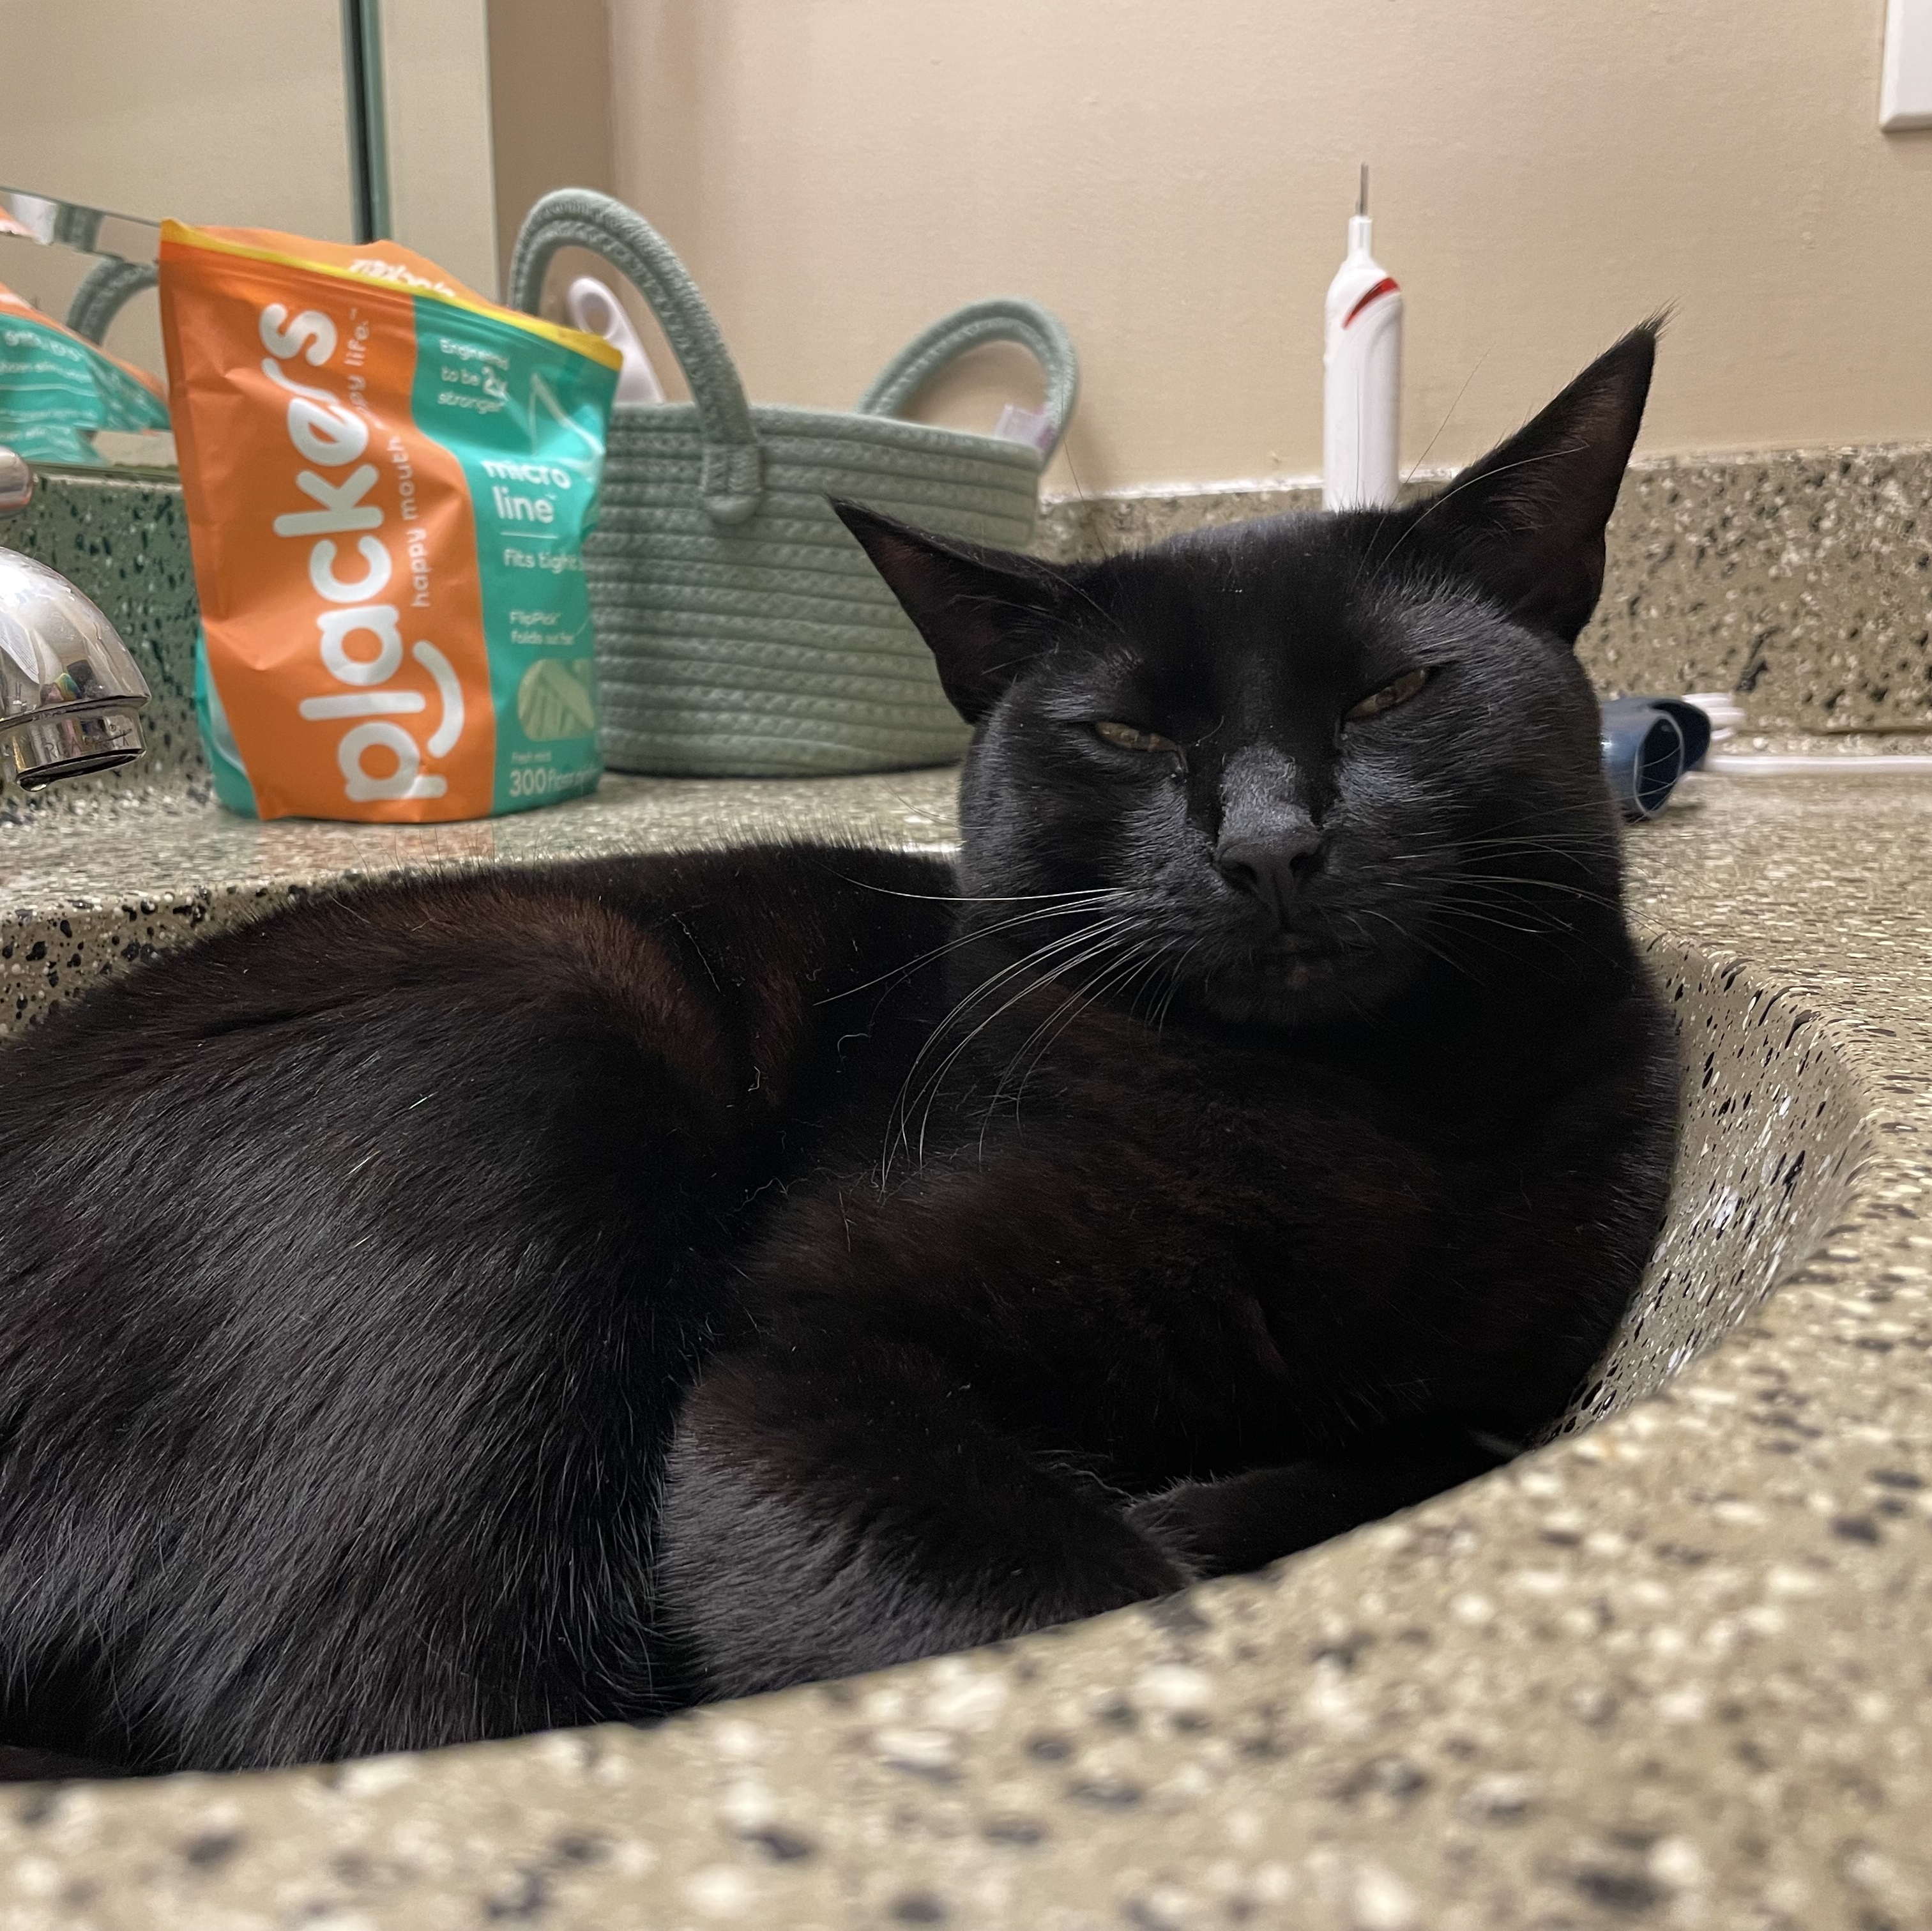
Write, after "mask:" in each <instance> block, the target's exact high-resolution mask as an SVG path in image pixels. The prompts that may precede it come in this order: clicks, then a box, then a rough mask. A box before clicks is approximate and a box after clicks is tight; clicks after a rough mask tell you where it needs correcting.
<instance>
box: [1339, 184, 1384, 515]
mask: <svg viewBox="0 0 1932 1931" xmlns="http://www.w3.org/2000/svg"><path fill="white" fill-rule="evenodd" d="M1372 230H1373V224H1372V223H1371V222H1370V219H1369V170H1368V164H1367V163H1366V162H1364V164H1363V166H1362V180H1361V190H1360V192H1359V193H1358V196H1357V197H1356V202H1355V217H1354V218H1353V219H1352V221H1350V222H1349V254H1348V257H1347V259H1346V260H1345V261H1344V262H1343V264H1342V266H1341V267H1340V269H1337V271H1336V274H1335V279H1334V281H1331V283H1330V284H1328V305H1327V322H1328V329H1327V333H1326V336H1325V340H1324V344H1323V348H1322V507H1323V509H1373V508H1376V507H1378V506H1382V505H1384V504H1388V503H1394V501H1395V499H1396V489H1397V475H1396V450H1397V442H1398V440H1399V439H1400V431H1401V424H1402V290H1400V288H1399V287H1397V285H1396V280H1395V278H1394V276H1393V275H1391V274H1390V273H1389V272H1388V270H1387V269H1385V268H1384V267H1383V266H1382V264H1381V263H1379V262H1378V261H1377V260H1376V258H1375V257H1373V255H1372V254H1370V252H1369V245H1370V237H1371V232H1372Z"/></svg>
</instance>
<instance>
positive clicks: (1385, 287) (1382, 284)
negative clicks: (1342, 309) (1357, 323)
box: [1342, 275, 1402, 329]
mask: <svg viewBox="0 0 1932 1931" xmlns="http://www.w3.org/2000/svg"><path fill="white" fill-rule="evenodd" d="M1400 293H1402V290H1401V289H1400V287H1399V286H1398V285H1397V282H1396V278H1395V277H1394V275H1384V276H1383V277H1382V280H1381V281H1379V282H1377V283H1376V285H1375V287H1373V288H1372V289H1370V290H1369V292H1368V293H1367V294H1366V295H1365V296H1363V297H1362V299H1361V300H1360V301H1359V302H1357V303H1356V304H1355V307H1354V308H1352V309H1350V310H1349V312H1348V314H1346V315H1345V316H1343V317H1342V326H1343V328H1345V329H1346V328H1347V327H1348V326H1349V323H1351V322H1352V321H1354V320H1355V317H1357V316H1358V315H1359V314H1361V312H1362V311H1363V310H1364V309H1365V308H1367V307H1368V305H1369V304H1370V302H1374V301H1376V300H1377V299H1379V298H1380V297H1381V296H1385V295H1400Z"/></svg>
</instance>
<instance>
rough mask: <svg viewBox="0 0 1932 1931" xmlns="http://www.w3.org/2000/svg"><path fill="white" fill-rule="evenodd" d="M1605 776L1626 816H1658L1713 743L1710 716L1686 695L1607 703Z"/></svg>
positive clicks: (1700, 762) (1619, 807)
mask: <svg viewBox="0 0 1932 1931" xmlns="http://www.w3.org/2000/svg"><path fill="white" fill-rule="evenodd" d="M1603 713H1604V722H1603V746H1604V777H1605V778H1606V779H1608V780H1609V782H1610V792H1611V795H1612V796H1613V797H1615V798H1616V801H1617V806H1618V809H1619V810H1621V811H1622V813H1623V815H1625V817H1626V818H1655V816H1656V815H1657V814H1658V812H1661V810H1662V809H1664V806H1666V805H1667V804H1668V803H1670V794H1671V793H1672V792H1673V791H1674V790H1676V788H1677V781H1678V779H1679V778H1681V777H1682V776H1683V775H1684V773H1685V772H1686V771H1694V770H1696V769H1697V767H1698V766H1699V765H1700V764H1702V763H1703V761H1704V754H1705V752H1707V751H1708V750H1709V749H1710V748H1711V720H1710V719H1709V717H1708V716H1706V714H1705V713H1703V711H1701V710H1699V709H1698V708H1697V706H1696V705H1695V704H1686V703H1685V701H1683V699H1682V698H1650V697H1625V698H1609V699H1607V700H1606V701H1605V702H1604V706H1603Z"/></svg>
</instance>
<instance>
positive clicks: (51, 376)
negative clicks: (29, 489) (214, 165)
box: [0, 187, 175, 469]
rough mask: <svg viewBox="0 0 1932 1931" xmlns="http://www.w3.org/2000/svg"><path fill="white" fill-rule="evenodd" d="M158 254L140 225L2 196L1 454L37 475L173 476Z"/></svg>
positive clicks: (64, 205) (154, 235)
mask: <svg viewBox="0 0 1932 1931" xmlns="http://www.w3.org/2000/svg"><path fill="white" fill-rule="evenodd" d="M159 248H160V227H159V225H158V224H156V223H154V222H152V221H144V220H142V218H139V216H137V215H120V214H116V213H115V212H113V210H111V209H104V208H94V207H90V206H87V205H86V203H82V202H77V201H64V200H60V199H58V197H54V196H52V195H45V194H33V193H31V192H29V191H27V190H26V189H23V188H5V187H0V444H4V445H5V446H6V447H8V448H10V449H13V450H14V451H16V452H17V453H18V454H19V455H22V456H24V457H25V458H26V459H27V460H28V461H29V462H31V463H34V464H37V465H38V464H73V465H76V466H78V467H85V468H89V469H98V468H145V469H156V468H168V467H172V465H173V463H174V461H175V446H174V439H173V437H172V436H170V435H169V433H168V415H167V404H166V398H167V379H166V371H165V368H164V367H163V359H162V356H161V345H160V329H159V326H158V317H157V314H156V313H155V309H154V296H153V293H152V290H153V289H154V284H155V281H156V278H157V276H156V270H155V266H154V260H155V256H156V254H157V252H158V251H159ZM124 315H125V316H126V317H127V322H126V324H125V325H124V326H123V325H122V322H121V318H122V317H123V316H124Z"/></svg>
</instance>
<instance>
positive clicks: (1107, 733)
mask: <svg viewBox="0 0 1932 1931" xmlns="http://www.w3.org/2000/svg"><path fill="white" fill-rule="evenodd" d="M1094 736H1095V737H1099V738H1102V739H1104V740H1106V743H1109V744H1118V746H1120V747H1121V749H1122V750H1123V751H1178V750H1179V749H1181V746H1179V745H1178V744H1177V743H1175V741H1174V740H1173V739H1172V738H1171V737H1162V735H1161V734H1160V732H1159V731H1136V729H1135V728H1134V727H1133V725H1131V724H1116V723H1115V722H1112V719H1109V720H1108V721H1107V722H1105V723H1103V724H1097V725H1094Z"/></svg>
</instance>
